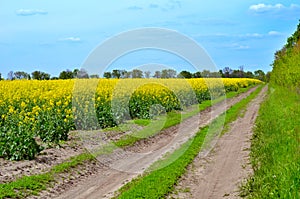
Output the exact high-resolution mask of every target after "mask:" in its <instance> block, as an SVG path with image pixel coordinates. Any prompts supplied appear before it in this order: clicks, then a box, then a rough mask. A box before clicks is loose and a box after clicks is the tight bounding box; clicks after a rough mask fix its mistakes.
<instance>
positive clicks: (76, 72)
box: [73, 68, 79, 78]
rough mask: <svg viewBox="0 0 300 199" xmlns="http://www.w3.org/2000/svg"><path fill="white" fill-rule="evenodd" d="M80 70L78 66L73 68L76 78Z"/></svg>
mask: <svg viewBox="0 0 300 199" xmlns="http://www.w3.org/2000/svg"><path fill="white" fill-rule="evenodd" d="M78 72H79V69H78V68H75V69H74V70H73V78H76V77H77V75H78Z"/></svg>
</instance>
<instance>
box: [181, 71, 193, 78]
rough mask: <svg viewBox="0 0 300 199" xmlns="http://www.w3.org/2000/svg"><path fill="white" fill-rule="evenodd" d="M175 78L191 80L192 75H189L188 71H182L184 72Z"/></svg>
mask: <svg viewBox="0 0 300 199" xmlns="http://www.w3.org/2000/svg"><path fill="white" fill-rule="evenodd" d="M177 77H179V78H185V79H190V78H192V73H190V72H189V71H186V70H184V71H181V72H180V73H179V74H178V76H177Z"/></svg>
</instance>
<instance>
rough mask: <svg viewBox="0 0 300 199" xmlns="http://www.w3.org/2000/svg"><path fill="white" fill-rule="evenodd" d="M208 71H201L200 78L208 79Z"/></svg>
mask: <svg viewBox="0 0 300 199" xmlns="http://www.w3.org/2000/svg"><path fill="white" fill-rule="evenodd" d="M210 73H211V72H210V71H209V70H203V71H202V72H201V76H202V77H210Z"/></svg>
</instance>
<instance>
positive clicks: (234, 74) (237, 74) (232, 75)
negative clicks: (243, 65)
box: [229, 70, 240, 78]
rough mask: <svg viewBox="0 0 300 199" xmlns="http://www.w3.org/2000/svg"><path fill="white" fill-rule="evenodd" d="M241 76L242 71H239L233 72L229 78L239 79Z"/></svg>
mask: <svg viewBox="0 0 300 199" xmlns="http://www.w3.org/2000/svg"><path fill="white" fill-rule="evenodd" d="M239 76H240V71H239V70H233V71H232V72H231V74H230V75H229V77H232V78H238V77H239Z"/></svg>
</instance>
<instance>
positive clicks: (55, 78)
mask: <svg viewBox="0 0 300 199" xmlns="http://www.w3.org/2000/svg"><path fill="white" fill-rule="evenodd" d="M58 79H59V78H58V77H51V80H58Z"/></svg>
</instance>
